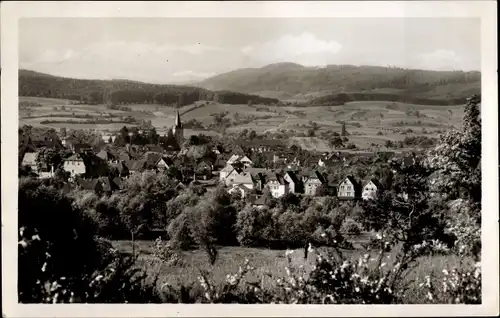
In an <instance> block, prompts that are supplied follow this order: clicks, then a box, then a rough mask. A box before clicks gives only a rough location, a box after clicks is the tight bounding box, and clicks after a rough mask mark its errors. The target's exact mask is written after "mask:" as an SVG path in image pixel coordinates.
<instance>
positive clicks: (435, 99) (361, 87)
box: [197, 63, 481, 105]
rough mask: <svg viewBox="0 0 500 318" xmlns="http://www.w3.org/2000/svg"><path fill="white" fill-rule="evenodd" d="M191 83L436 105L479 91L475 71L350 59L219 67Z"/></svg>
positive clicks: (304, 96) (277, 94) (284, 95)
mask: <svg viewBox="0 0 500 318" xmlns="http://www.w3.org/2000/svg"><path fill="white" fill-rule="evenodd" d="M197 86H199V87H202V88H205V89H210V90H230V91H235V92H241V93H247V94H259V95H260V94H262V96H266V97H273V98H279V99H297V100H309V101H311V102H312V101H313V100H315V99H316V101H315V102H314V104H317V103H320V102H324V101H325V96H336V95H337V94H340V93H346V94H350V96H351V100H352V99H356V100H372V99H375V100H379V99H385V100H395V101H396V100H397V101H406V100H412V101H417V102H419V103H430V104H436V105H441V104H455V103H457V104H462V103H463V102H465V98H466V97H468V96H470V95H472V94H480V93H481V73H480V72H462V71H426V70H412V69H403V68H391V67H378V66H352V65H329V66H326V67H324V68H319V67H305V66H302V65H299V64H295V63H277V64H271V65H267V66H264V67H262V68H246V69H239V70H235V71H231V72H228V73H223V74H220V75H217V76H214V77H211V78H208V79H206V80H203V81H202V82H200V83H198V84H197ZM317 98H320V99H317ZM326 100H328V98H326Z"/></svg>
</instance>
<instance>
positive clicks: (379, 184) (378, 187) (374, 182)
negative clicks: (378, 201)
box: [367, 178, 383, 189]
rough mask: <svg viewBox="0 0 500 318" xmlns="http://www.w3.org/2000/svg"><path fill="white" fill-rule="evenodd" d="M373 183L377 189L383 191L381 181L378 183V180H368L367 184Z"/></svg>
mask: <svg viewBox="0 0 500 318" xmlns="http://www.w3.org/2000/svg"><path fill="white" fill-rule="evenodd" d="M370 182H372V183H373V184H374V185H375V186H376V187H377V189H382V187H383V186H382V183H380V181H378V180H377V179H375V178H371V179H370V180H368V182H367V184H368V183H370Z"/></svg>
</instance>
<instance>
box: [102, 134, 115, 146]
mask: <svg viewBox="0 0 500 318" xmlns="http://www.w3.org/2000/svg"><path fill="white" fill-rule="evenodd" d="M101 137H102V140H103V141H104V142H105V143H107V144H109V138H111V142H112V143H114V142H115V139H116V136H115V135H102V136H101Z"/></svg>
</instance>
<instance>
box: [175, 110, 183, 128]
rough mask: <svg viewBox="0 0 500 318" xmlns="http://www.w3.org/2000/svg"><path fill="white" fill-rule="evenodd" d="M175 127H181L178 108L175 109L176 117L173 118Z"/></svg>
mask: <svg viewBox="0 0 500 318" xmlns="http://www.w3.org/2000/svg"><path fill="white" fill-rule="evenodd" d="M175 127H182V123H181V115H180V114H179V109H177V117H176V118H175Z"/></svg>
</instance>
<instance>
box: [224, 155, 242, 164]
mask: <svg viewBox="0 0 500 318" xmlns="http://www.w3.org/2000/svg"><path fill="white" fill-rule="evenodd" d="M239 159H240V156H239V155H236V154H235V155H232V156H231V157H230V158H229V159H228V160H227V161H226V165H232V164H234V163H236V162H238V161H239Z"/></svg>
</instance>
